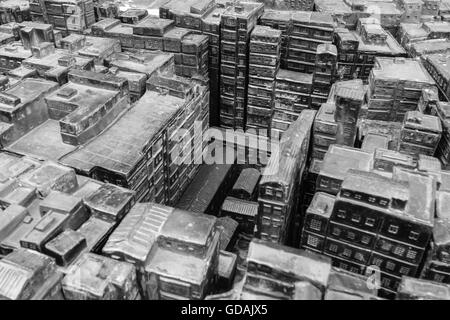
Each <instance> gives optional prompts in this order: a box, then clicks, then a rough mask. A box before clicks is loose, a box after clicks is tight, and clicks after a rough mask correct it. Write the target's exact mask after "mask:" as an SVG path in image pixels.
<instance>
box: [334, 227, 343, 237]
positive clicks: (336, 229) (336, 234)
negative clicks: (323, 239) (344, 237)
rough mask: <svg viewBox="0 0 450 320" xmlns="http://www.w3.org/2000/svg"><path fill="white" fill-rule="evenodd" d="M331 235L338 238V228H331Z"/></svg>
mask: <svg viewBox="0 0 450 320" xmlns="http://www.w3.org/2000/svg"><path fill="white" fill-rule="evenodd" d="M332 233H333V235H334V236H336V237H338V236H339V235H340V234H341V229H339V228H333V232H332Z"/></svg>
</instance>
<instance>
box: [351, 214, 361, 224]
mask: <svg viewBox="0 0 450 320" xmlns="http://www.w3.org/2000/svg"><path fill="white" fill-rule="evenodd" d="M352 221H353V222H355V223H359V222H360V221H361V216H360V215H359V214H353V215H352Z"/></svg>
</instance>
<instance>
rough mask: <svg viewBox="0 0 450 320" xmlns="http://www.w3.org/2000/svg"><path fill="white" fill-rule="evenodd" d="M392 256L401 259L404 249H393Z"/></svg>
mask: <svg viewBox="0 0 450 320" xmlns="http://www.w3.org/2000/svg"><path fill="white" fill-rule="evenodd" d="M393 254H395V255H397V256H399V257H402V256H403V255H404V254H405V248H403V247H395V249H394V252H393Z"/></svg>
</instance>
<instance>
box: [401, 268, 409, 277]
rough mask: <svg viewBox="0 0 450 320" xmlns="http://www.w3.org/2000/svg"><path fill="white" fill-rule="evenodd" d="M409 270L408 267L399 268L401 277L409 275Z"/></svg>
mask: <svg viewBox="0 0 450 320" xmlns="http://www.w3.org/2000/svg"><path fill="white" fill-rule="evenodd" d="M409 270H410V269H409V268H408V267H401V268H400V271H399V272H400V274H403V275H408V274H409Z"/></svg>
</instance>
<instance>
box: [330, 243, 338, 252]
mask: <svg viewBox="0 0 450 320" xmlns="http://www.w3.org/2000/svg"><path fill="white" fill-rule="evenodd" d="M330 251H331V252H337V251H338V246H337V245H336V244H334V243H332V244H330Z"/></svg>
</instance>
